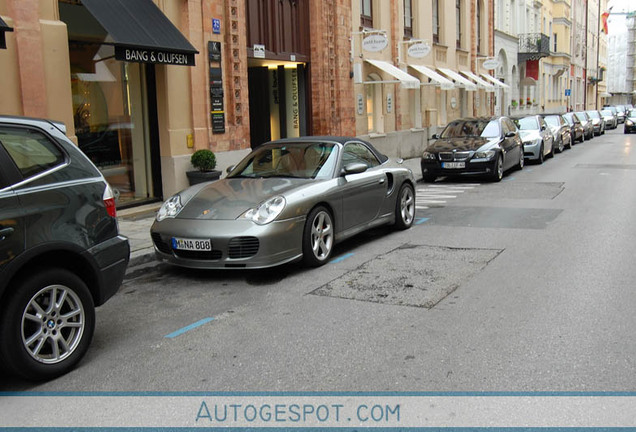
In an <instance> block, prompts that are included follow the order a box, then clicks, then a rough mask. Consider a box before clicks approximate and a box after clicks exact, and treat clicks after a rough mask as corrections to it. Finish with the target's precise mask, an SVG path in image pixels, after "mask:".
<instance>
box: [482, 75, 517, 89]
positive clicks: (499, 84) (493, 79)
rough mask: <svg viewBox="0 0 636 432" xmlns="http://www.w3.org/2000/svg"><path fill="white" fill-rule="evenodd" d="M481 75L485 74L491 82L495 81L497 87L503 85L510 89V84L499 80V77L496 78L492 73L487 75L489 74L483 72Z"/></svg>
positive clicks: (504, 87)
mask: <svg viewBox="0 0 636 432" xmlns="http://www.w3.org/2000/svg"><path fill="white" fill-rule="evenodd" d="M481 76H483V77H484V78H486V79H487V80H488V81H490V82H491V83H493V84H494V85H496V86H497V87H501V88H503V89H509V88H510V86H509V85H508V84H506V83H504V82H502V81H499V80H498V79H497V78H495V77H494V76H492V75H487V74H481Z"/></svg>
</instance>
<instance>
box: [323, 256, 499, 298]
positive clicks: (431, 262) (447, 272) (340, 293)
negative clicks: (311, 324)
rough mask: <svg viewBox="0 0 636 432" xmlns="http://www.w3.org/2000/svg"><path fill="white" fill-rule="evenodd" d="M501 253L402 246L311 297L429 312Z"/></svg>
mask: <svg viewBox="0 0 636 432" xmlns="http://www.w3.org/2000/svg"><path fill="white" fill-rule="evenodd" d="M501 252H502V251H501V250H494V249H457V248H449V247H440V246H414V245H404V246H401V247H399V248H397V249H395V250H393V251H391V252H389V253H387V254H385V255H383V256H379V257H377V258H374V259H372V260H371V261H368V262H366V263H364V264H363V265H361V266H360V267H358V268H357V269H356V270H354V271H352V272H350V273H347V274H346V275H344V276H342V277H340V278H338V279H336V280H334V281H332V282H329V283H328V284H326V285H324V286H322V287H320V288H318V289H316V290H315V291H313V292H312V294H315V295H322V296H330V297H337V298H343V299H351V300H360V301H368V302H375V303H384V304H392V305H403V306H415V307H423V308H427V309H430V308H432V307H433V306H435V305H436V304H437V303H439V302H440V301H441V300H442V299H444V298H445V297H446V296H448V295H449V294H450V293H452V292H453V291H455V290H456V289H457V288H458V287H459V286H460V285H461V284H462V283H463V282H464V281H466V280H467V279H469V278H470V277H471V276H473V275H474V274H476V273H478V272H479V271H481V270H482V269H483V268H484V267H486V265H488V263H489V262H490V261H492V260H493V259H494V258H495V257H497V255H499V254H500V253H501Z"/></svg>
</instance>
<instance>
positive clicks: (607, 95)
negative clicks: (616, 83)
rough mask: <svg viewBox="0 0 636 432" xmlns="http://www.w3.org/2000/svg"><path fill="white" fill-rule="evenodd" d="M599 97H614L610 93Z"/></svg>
mask: <svg viewBox="0 0 636 432" xmlns="http://www.w3.org/2000/svg"><path fill="white" fill-rule="evenodd" d="M599 96H600V97H612V94H611V93H608V92H603V93H601V94H600V95H599Z"/></svg>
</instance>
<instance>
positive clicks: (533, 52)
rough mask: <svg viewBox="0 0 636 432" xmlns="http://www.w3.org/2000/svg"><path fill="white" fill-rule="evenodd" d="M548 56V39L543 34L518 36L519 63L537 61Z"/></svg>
mask: <svg viewBox="0 0 636 432" xmlns="http://www.w3.org/2000/svg"><path fill="white" fill-rule="evenodd" d="M549 55H550V37H549V36H548V35H544V34H543V33H525V34H520V35H519V54H518V57H517V60H518V62H519V63H521V62H524V61H528V60H539V59H540V58H542V57H548V56H549Z"/></svg>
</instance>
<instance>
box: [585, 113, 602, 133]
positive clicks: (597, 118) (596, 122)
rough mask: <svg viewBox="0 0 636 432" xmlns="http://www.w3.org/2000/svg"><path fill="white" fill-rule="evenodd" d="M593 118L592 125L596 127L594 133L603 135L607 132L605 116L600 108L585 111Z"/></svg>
mask: <svg viewBox="0 0 636 432" xmlns="http://www.w3.org/2000/svg"><path fill="white" fill-rule="evenodd" d="M585 112H586V113H587V115H588V116H589V117H590V119H591V120H592V127H593V128H594V135H596V136H598V135H603V134H604V133H605V118H604V117H603V115H602V114H601V112H600V111H598V110H589V111H585Z"/></svg>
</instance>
